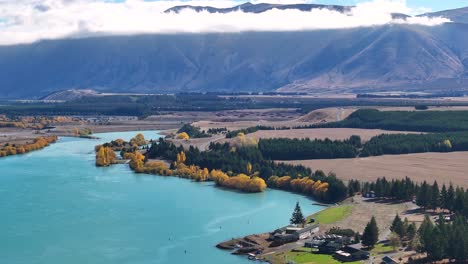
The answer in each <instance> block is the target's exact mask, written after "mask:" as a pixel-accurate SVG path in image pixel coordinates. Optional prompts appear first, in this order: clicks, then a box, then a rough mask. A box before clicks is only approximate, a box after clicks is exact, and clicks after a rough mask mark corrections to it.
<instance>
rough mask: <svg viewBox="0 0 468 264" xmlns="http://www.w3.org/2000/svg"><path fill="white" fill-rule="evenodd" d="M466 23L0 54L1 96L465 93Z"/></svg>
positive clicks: (156, 39)
mask: <svg viewBox="0 0 468 264" xmlns="http://www.w3.org/2000/svg"><path fill="white" fill-rule="evenodd" d="M467 69H468V24H463V23H449V24H444V25H442V26H436V27H422V26H408V25H387V26H380V27H369V28H355V29H347V30H318V31H308V32H305V31H304V32H246V33H231V34H227V33H225V34H222V33H220V34H178V35H174V34H172V35H170V34H169V35H140V36H113V37H94V38H85V39H66V40H50V41H41V42H38V43H34V44H28V45H16V46H2V47H0V95H1V97H41V96H45V95H47V94H49V93H51V92H54V91H57V90H66V89H95V90H97V91H112V92H149V93H151V92H180V91H184V92H187V91H230V92H240V91H272V90H276V89H279V91H308V92H319V93H320V92H342V91H348V92H349V91H352V92H363V91H369V90H371V91H388V90H407V91H412V90H417V91H420V90H425V91H447V90H461V89H464V88H465V87H468V70H467Z"/></svg>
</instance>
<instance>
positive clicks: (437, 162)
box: [286, 152, 468, 188]
mask: <svg viewBox="0 0 468 264" xmlns="http://www.w3.org/2000/svg"><path fill="white" fill-rule="evenodd" d="M286 163H291V164H302V165H305V166H307V167H310V168H312V169H314V170H317V169H319V170H323V171H325V172H330V171H332V172H335V173H336V174H337V176H338V178H340V179H343V180H350V179H358V180H363V181H373V180H376V179H377V178H378V177H386V178H387V179H402V178H404V177H406V176H408V177H410V178H411V179H413V180H415V181H418V182H422V181H427V182H430V183H432V182H434V180H437V182H438V183H439V184H440V185H442V183H445V184H449V183H453V184H454V185H459V186H462V187H465V188H467V187H468V173H467V172H468V152H451V153H419V154H407V155H386V156H378V157H368V158H355V159H331V160H300V161H287V162H286Z"/></svg>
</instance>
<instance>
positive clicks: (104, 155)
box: [96, 146, 117, 167]
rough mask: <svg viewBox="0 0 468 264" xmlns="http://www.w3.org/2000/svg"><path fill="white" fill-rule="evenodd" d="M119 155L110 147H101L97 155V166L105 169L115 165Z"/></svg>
mask: <svg viewBox="0 0 468 264" xmlns="http://www.w3.org/2000/svg"><path fill="white" fill-rule="evenodd" d="M116 161H117V155H116V154H115V152H114V151H113V150H112V149H111V148H110V147H104V146H100V147H99V149H98V150H97V153H96V166H98V167H105V166H109V165H111V164H114V163H115V162H116Z"/></svg>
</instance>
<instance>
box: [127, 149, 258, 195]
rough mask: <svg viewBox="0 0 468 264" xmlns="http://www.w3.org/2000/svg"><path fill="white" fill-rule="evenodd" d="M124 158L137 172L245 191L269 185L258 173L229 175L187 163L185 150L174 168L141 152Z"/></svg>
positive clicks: (178, 156) (180, 153)
mask: <svg viewBox="0 0 468 264" xmlns="http://www.w3.org/2000/svg"><path fill="white" fill-rule="evenodd" d="M124 158H128V159H130V167H131V168H132V169H133V170H135V171H136V172H137V173H148V174H157V175H164V176H178V177H181V178H187V179H192V180H195V181H200V182H202V181H208V180H211V181H214V182H215V183H216V184H217V185H219V186H222V187H225V188H229V189H236V190H240V191H243V192H262V191H264V190H265V188H266V187H267V186H266V183H265V181H264V180H263V179H261V178H259V177H258V176H256V175H251V176H248V175H246V174H242V173H241V174H238V175H234V176H229V175H227V174H226V173H224V172H222V171H221V170H214V169H213V170H211V172H210V171H209V170H208V169H207V168H201V167H199V166H196V165H193V164H192V165H186V164H185V162H186V161H187V158H186V154H185V152H184V151H181V152H179V153H177V155H176V160H175V161H174V162H173V164H172V166H171V167H172V169H171V168H169V167H168V166H167V165H166V164H165V163H164V162H162V161H146V162H145V156H144V155H142V154H141V153H140V152H134V153H126V154H125V157H124ZM247 170H248V171H249V172H252V167H251V165H250V166H249V164H248V165H247Z"/></svg>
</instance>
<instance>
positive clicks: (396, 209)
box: [320, 195, 415, 239]
mask: <svg viewBox="0 0 468 264" xmlns="http://www.w3.org/2000/svg"><path fill="white" fill-rule="evenodd" d="M346 203H347V204H351V205H352V206H353V208H352V213H351V215H349V216H348V217H346V218H345V219H343V220H341V221H338V222H336V223H333V224H320V230H321V231H326V230H329V229H330V228H332V227H339V228H342V229H347V228H350V229H352V230H354V231H357V232H359V233H361V234H362V233H363V232H364V228H365V227H366V224H367V223H368V222H369V221H370V219H371V218H372V216H374V217H375V220H376V221H377V226H378V227H379V239H385V238H386V237H387V236H388V234H389V233H390V231H389V229H390V226H391V225H392V221H393V219H394V218H395V215H396V214H399V215H400V216H402V217H403V218H404V217H407V216H410V215H413V214H415V212H414V210H412V209H413V208H414V207H415V206H414V205H413V204H411V203H407V202H404V203H396V202H393V201H386V200H374V199H365V198H363V197H362V196H360V195H356V196H354V197H353V198H350V199H348V200H347V202H346Z"/></svg>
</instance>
